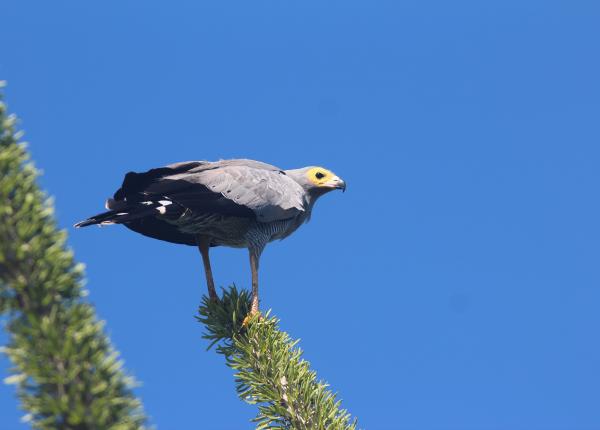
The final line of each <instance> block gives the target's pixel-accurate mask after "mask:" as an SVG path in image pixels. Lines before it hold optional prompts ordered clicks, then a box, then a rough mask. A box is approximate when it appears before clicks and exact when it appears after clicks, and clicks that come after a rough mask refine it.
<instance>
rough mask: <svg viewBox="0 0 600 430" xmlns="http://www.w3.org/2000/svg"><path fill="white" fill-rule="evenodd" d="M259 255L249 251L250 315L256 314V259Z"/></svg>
mask: <svg viewBox="0 0 600 430" xmlns="http://www.w3.org/2000/svg"><path fill="white" fill-rule="evenodd" d="M259 258H260V254H259V253H257V252H255V251H254V250H252V249H251V250H250V270H252V306H251V307H250V315H254V314H255V313H257V312H258V259H259Z"/></svg>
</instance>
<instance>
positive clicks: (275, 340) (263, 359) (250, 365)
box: [198, 286, 356, 430]
mask: <svg viewBox="0 0 600 430" xmlns="http://www.w3.org/2000/svg"><path fill="white" fill-rule="evenodd" d="M249 311H250V295H249V294H248V292H247V291H243V290H242V291H238V290H237V289H236V288H235V286H234V287H231V288H229V289H228V290H224V291H223V295H222V298H221V300H220V302H215V301H211V300H210V299H209V298H208V297H206V296H205V297H204V299H203V303H202V305H201V306H200V309H199V314H200V316H199V317H198V320H199V321H200V322H202V323H204V324H205V326H206V329H207V332H206V334H205V335H204V338H205V339H208V340H209V341H210V342H211V344H210V346H209V348H210V347H212V346H213V345H215V344H216V345H217V348H216V350H217V352H218V353H220V354H223V355H224V356H225V358H226V362H227V365H228V366H229V367H231V368H232V369H233V370H235V371H236V375H235V383H236V389H237V392H238V395H239V396H240V398H241V399H242V400H244V401H246V402H247V403H250V404H255V405H258V415H257V416H256V418H255V419H254V421H255V422H257V423H258V424H257V429H294V430H354V429H356V420H352V419H351V417H350V414H349V413H348V412H347V411H346V410H344V409H341V407H340V406H341V401H339V400H336V395H335V394H333V393H332V392H331V391H329V390H328V389H327V384H325V383H323V382H320V381H317V375H316V373H315V372H314V371H313V370H311V369H310V365H309V363H308V362H307V361H306V360H303V359H302V358H301V357H302V350H301V349H300V348H298V347H297V344H298V341H295V340H292V339H291V338H290V336H289V335H288V334H287V333H285V332H283V331H281V330H279V328H278V326H279V320H278V319H277V318H275V317H274V316H271V315H269V313H267V314H266V315H264V316H260V315H256V316H254V317H251V318H250V319H249V320H248V321H246V324H244V318H245V317H246V315H248V312H249Z"/></svg>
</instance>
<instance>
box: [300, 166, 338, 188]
mask: <svg viewBox="0 0 600 430" xmlns="http://www.w3.org/2000/svg"><path fill="white" fill-rule="evenodd" d="M306 175H307V176H308V180H309V181H311V182H312V183H313V184H315V185H316V186H318V187H323V186H329V182H330V181H331V180H332V179H333V178H334V177H336V176H335V175H334V174H333V172H331V171H329V170H327V169H324V168H323V167H313V168H312V169H309V170H308V171H307V172H306Z"/></svg>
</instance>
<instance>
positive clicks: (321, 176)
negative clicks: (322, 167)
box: [315, 172, 325, 179]
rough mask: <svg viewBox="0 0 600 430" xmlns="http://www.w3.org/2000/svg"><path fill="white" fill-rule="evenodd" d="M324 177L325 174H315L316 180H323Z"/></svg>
mask: <svg viewBox="0 0 600 430" xmlns="http://www.w3.org/2000/svg"><path fill="white" fill-rule="evenodd" d="M324 177H325V174H324V173H322V172H317V173H315V178H317V179H323V178H324Z"/></svg>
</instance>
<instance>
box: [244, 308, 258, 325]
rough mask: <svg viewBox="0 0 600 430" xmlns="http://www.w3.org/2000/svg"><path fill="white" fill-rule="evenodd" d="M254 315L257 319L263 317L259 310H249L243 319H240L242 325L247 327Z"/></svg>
mask: <svg viewBox="0 0 600 430" xmlns="http://www.w3.org/2000/svg"><path fill="white" fill-rule="evenodd" d="M255 315H258V317H257V319H258V320H259V321H260V320H262V319H263V316H262V314H261V313H260V312H259V311H250V313H249V314H248V315H246V317H245V318H244V321H242V327H248V324H250V320H251V319H252V318H254V316H255Z"/></svg>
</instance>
